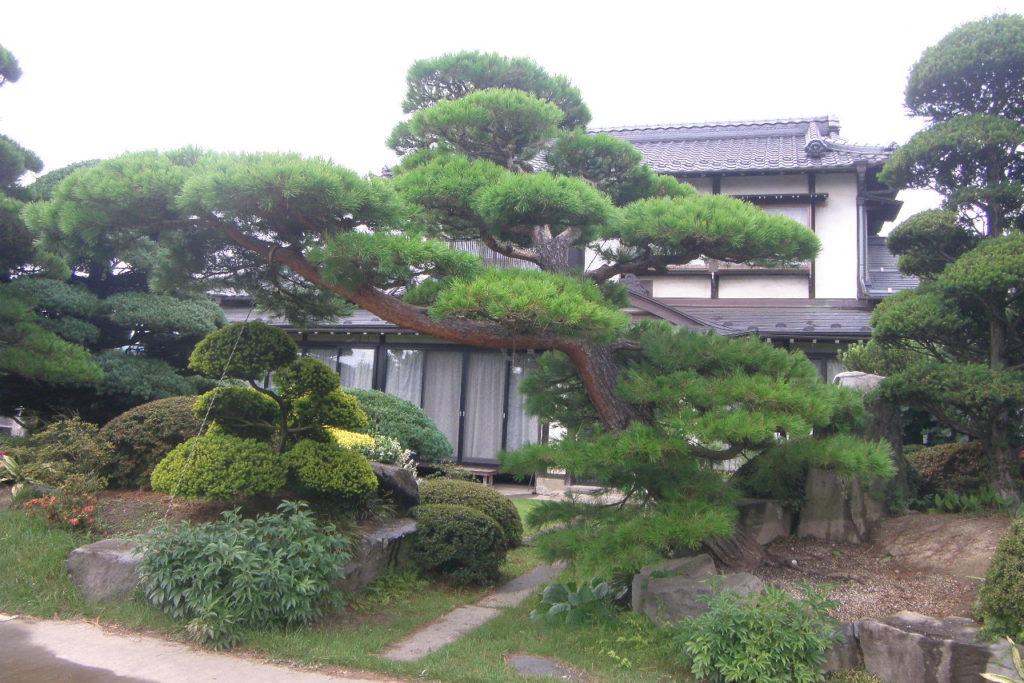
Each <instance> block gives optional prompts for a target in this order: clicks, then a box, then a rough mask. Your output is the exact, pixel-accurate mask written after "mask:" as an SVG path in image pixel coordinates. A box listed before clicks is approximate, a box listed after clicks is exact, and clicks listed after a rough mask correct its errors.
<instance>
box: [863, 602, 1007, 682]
mask: <svg viewBox="0 0 1024 683" xmlns="http://www.w3.org/2000/svg"><path fill="white" fill-rule="evenodd" d="M857 637H858V640H859V642H860V650H861V654H862V655H863V658H864V669H865V670H866V671H867V672H868V673H871V674H874V675H875V676H878V677H879V678H881V679H882V680H883V681H886V683H903V682H904V681H921V682H922V683H966V682H968V681H970V682H971V683H973V682H974V681H977V682H978V683H982V682H983V680H984V679H982V677H981V674H982V673H999V674H1002V675H1004V676H1012V675H1013V674H1014V672H1013V669H1012V668H1011V667H1012V663H1011V660H1010V650H1009V645H1008V644H1007V643H1006V642H1005V641H1002V642H996V643H990V642H985V641H984V640H983V639H982V638H981V637H980V634H979V629H978V625H977V624H975V623H974V622H973V621H971V620H970V619H964V618H961V617H946V618H943V619H936V618H934V617H926V616H924V615H921V614H917V613H915V612H900V613H899V614H896V615H894V616H891V617H885V618H884V619H861V620H860V621H859V622H857Z"/></svg>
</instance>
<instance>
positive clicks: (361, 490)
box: [285, 439, 377, 502]
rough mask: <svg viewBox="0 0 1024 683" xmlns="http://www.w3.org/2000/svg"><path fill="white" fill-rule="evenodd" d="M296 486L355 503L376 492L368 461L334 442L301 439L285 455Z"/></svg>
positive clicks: (373, 475) (373, 476)
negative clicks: (297, 483)
mask: <svg viewBox="0 0 1024 683" xmlns="http://www.w3.org/2000/svg"><path fill="white" fill-rule="evenodd" d="M285 458H286V459H287V461H288V463H289V464H290V466H291V467H292V468H293V469H294V471H295V475H296V478H297V479H298V481H299V484H300V485H301V486H303V487H305V488H308V489H312V490H313V491H316V492H317V493H324V494H329V495H331V496H338V497H341V498H344V499H345V500H346V501H350V502H358V501H360V500H362V499H364V498H366V497H367V496H368V495H370V494H371V493H373V492H374V491H376V490H377V475H375V474H374V473H373V467H372V466H371V465H370V461H369V460H367V459H366V458H365V457H363V456H362V455H361V454H360V453H358V452H357V451H354V450H352V449H350V448H342V447H341V446H339V445H338V444H337V443H336V442H334V441H326V442H321V441H313V440H311V439H303V440H302V441H300V442H298V443H297V444H295V446H293V447H292V448H291V450H289V451H288V452H287V453H285Z"/></svg>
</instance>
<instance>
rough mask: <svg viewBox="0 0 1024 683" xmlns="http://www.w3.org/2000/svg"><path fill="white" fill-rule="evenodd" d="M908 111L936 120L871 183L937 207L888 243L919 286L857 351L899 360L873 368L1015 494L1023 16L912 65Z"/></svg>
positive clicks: (887, 307) (945, 42)
mask: <svg viewBox="0 0 1024 683" xmlns="http://www.w3.org/2000/svg"><path fill="white" fill-rule="evenodd" d="M906 103H907V107H908V109H909V110H910V111H911V112H913V113H916V114H919V115H923V116H928V117H930V118H931V120H932V123H931V124H930V125H929V126H928V128H926V129H925V130H923V131H921V132H920V133H918V134H917V135H915V136H914V137H913V138H911V140H910V141H909V142H908V143H907V144H906V145H905V146H903V147H902V148H900V149H899V150H897V151H896V153H895V154H894V155H893V156H892V159H891V160H890V162H889V163H888V164H887V165H886V167H885V168H884V169H883V171H882V173H881V174H880V176H879V177H880V179H882V180H883V182H886V183H888V184H889V185H891V186H893V187H901V188H906V187H912V188H930V189H932V190H935V191H937V192H938V193H940V194H941V195H942V196H943V197H944V204H943V208H942V210H935V211H928V212H924V213H921V214H917V215H915V216H913V217H911V218H910V219H908V220H907V221H905V222H904V223H903V224H901V225H900V226H899V227H897V228H896V229H895V230H894V231H893V233H892V234H891V236H890V237H889V246H890V248H891V249H892V250H893V252H894V253H897V254H899V255H900V269H901V270H902V271H904V272H906V273H910V274H913V275H918V276H919V277H920V278H921V280H922V285H921V287H920V288H919V289H917V290H915V291H908V292H902V293H900V294H898V295H896V296H893V297H890V298H889V299H887V300H886V301H884V302H882V304H880V305H879V306H878V308H877V309H876V311H875V314H874V317H873V319H872V327H873V329H874V335H873V338H872V342H871V344H872V345H877V346H880V347H883V348H882V349H880V350H879V352H877V353H876V352H873V351H872V350H871V349H868V353H867V356H872V357H874V358H881V357H883V356H885V355H886V354H888V357H889V358H890V359H898V362H896V363H895V364H891V366H890V367H887V368H885V367H881V368H879V367H876V368H875V370H880V371H882V372H883V373H885V374H890V375H891V379H890V380H889V382H887V384H886V385H885V390H886V391H887V392H888V393H889V394H890V395H891V396H892V397H893V398H895V399H897V400H900V401H903V402H905V403H908V404H911V405H915V406H918V407H922V408H924V409H926V410H928V411H929V412H931V413H932V414H933V415H934V416H935V417H937V418H938V419H939V420H940V421H942V422H944V423H945V424H946V425H948V426H949V427H951V428H953V429H955V430H957V431H959V432H962V433H964V434H968V435H970V436H971V437H972V438H974V439H977V440H978V441H980V442H981V443H982V444H983V445H984V446H985V451H986V453H987V455H988V458H989V483H990V484H991V485H992V487H993V488H994V489H995V490H997V491H998V492H999V493H1001V494H1002V495H1004V496H1010V497H1012V498H1014V499H1017V500H1019V498H1020V464H1019V460H1018V457H1017V452H1018V450H1019V444H1018V443H1017V438H1018V436H1017V435H1018V432H1019V427H1020V417H1019V416H1020V414H1021V411H1022V410H1024V303H1022V300H1021V296H1022V284H1024V248H1022V246H1024V245H1022V243H1021V240H1022V239H1024V236H1022V235H1020V234H1019V233H1020V232H1021V231H1022V229H1024V125H1022V123H1024V17H1021V16H1019V15H1000V16H994V17H990V18H988V19H984V20H981V21H977V22H973V23H970V24H966V25H964V26H962V27H960V28H958V29H956V30H955V31H953V32H952V33H950V34H949V35H948V36H946V37H945V38H943V39H942V41H940V42H939V43H938V44H937V45H935V46H933V47H931V48H929V49H928V50H926V51H925V52H924V54H923V55H922V56H921V59H920V60H919V61H918V62H917V64H915V65H914V67H913V69H912V71H911V74H910V77H909V79H908V84H907V90H906ZM893 352H896V353H895V355H894V353H893ZM867 356H865V357H867ZM865 369H868V368H865Z"/></svg>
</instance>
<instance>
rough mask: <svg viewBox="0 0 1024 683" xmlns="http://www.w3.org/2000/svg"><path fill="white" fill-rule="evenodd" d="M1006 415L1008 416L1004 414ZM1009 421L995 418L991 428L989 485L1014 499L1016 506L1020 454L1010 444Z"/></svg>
mask: <svg viewBox="0 0 1024 683" xmlns="http://www.w3.org/2000/svg"><path fill="white" fill-rule="evenodd" d="M1003 417H1006V416H1003ZM1008 425H1009V423H1008V421H1007V420H1005V419H995V420H993V421H992V426H991V428H990V429H989V438H988V439H987V441H988V443H987V444H985V446H986V450H987V451H988V481H989V486H991V487H992V490H993V491H995V492H996V493H997V494H998V495H1000V496H1002V497H1003V498H1009V499H1011V500H1012V501H1014V507H1016V506H1017V505H1020V502H1021V493H1020V484H1021V479H1020V455H1019V454H1018V451H1017V449H1016V448H1014V447H1013V446H1012V445H1011V444H1010V439H1009V428H1008Z"/></svg>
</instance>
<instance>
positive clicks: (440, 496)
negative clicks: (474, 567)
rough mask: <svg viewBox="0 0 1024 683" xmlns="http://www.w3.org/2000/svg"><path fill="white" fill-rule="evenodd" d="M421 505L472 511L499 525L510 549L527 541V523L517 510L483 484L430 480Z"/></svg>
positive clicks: (424, 487)
mask: <svg viewBox="0 0 1024 683" xmlns="http://www.w3.org/2000/svg"><path fill="white" fill-rule="evenodd" d="M420 502H422V503H429V504H436V503H441V504H448V505H465V506H467V507H471V508H473V509H474V510H478V511H480V512H482V513H484V514H485V515H487V516H488V517H490V518H491V519H493V520H494V521H495V522H497V523H498V526H499V527H501V531H502V536H503V538H504V539H505V547H506V548H517V547H519V545H520V544H521V543H522V541H523V522H522V520H521V519H520V518H519V511H518V510H516V506H515V505H513V504H512V501H510V500H509V499H508V498H506V497H505V496H503V495H502V494H500V493H498V492H497V491H495V490H494V489H491V488H487V487H486V486H484V485H483V484H478V483H476V482H472V481H459V480H456V479H427V480H426V481H424V482H423V483H421V484H420Z"/></svg>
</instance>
